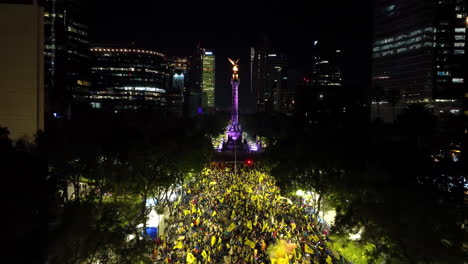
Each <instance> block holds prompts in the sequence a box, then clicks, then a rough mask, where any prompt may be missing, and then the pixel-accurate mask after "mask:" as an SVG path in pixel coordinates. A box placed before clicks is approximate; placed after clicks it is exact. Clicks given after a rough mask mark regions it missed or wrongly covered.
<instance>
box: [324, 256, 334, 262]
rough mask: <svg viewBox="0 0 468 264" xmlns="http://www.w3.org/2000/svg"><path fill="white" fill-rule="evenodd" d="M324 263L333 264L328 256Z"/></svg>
mask: <svg viewBox="0 0 468 264" xmlns="http://www.w3.org/2000/svg"><path fill="white" fill-rule="evenodd" d="M326 261H327V264H332V263H333V262H332V258H331V257H330V256H327V260H326Z"/></svg>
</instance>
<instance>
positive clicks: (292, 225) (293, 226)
mask: <svg viewBox="0 0 468 264" xmlns="http://www.w3.org/2000/svg"><path fill="white" fill-rule="evenodd" d="M294 229H296V223H294V222H292V223H291V230H292V231H294Z"/></svg>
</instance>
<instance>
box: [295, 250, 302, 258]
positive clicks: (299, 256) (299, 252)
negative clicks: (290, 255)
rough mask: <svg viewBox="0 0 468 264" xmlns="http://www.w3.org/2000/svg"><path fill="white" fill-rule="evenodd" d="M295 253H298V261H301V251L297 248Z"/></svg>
mask: <svg viewBox="0 0 468 264" xmlns="http://www.w3.org/2000/svg"><path fill="white" fill-rule="evenodd" d="M294 251H296V259H298V260H301V258H302V254H301V250H300V249H298V248H296V249H295V250H294Z"/></svg>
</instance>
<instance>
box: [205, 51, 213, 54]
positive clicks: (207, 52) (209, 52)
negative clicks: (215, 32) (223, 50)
mask: <svg viewBox="0 0 468 264" xmlns="http://www.w3.org/2000/svg"><path fill="white" fill-rule="evenodd" d="M205 55H213V52H211V51H205Z"/></svg>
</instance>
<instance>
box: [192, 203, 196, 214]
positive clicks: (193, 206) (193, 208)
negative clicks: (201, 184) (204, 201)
mask: <svg viewBox="0 0 468 264" xmlns="http://www.w3.org/2000/svg"><path fill="white" fill-rule="evenodd" d="M196 212H197V208H195V205H193V204H192V214H194V213H196Z"/></svg>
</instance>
